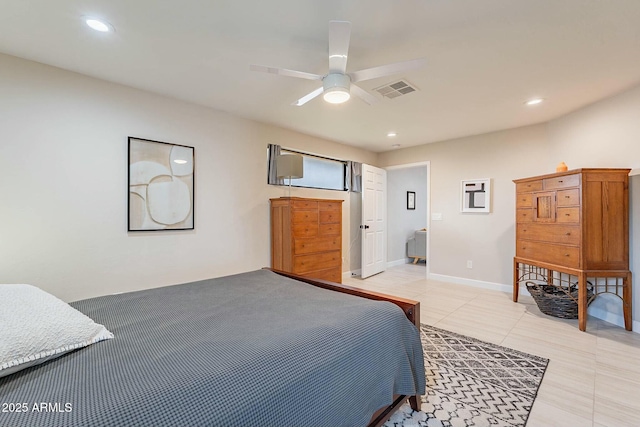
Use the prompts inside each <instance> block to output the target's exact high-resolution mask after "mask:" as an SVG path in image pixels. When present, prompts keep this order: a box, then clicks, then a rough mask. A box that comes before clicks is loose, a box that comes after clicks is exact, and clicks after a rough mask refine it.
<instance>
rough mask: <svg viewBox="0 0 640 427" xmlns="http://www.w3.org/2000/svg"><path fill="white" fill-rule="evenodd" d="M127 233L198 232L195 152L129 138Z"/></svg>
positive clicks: (162, 143)
mask: <svg viewBox="0 0 640 427" xmlns="http://www.w3.org/2000/svg"><path fill="white" fill-rule="evenodd" d="M127 151H128V156H127V174H128V176H127V231H168V230H193V229H194V228H195V214H194V205H195V200H194V199H195V148H194V147H188V146H186V145H179V144H171V143H168V142H160V141H152V140H150V139H143V138H136V137H133V136H130V137H129V138H128V150H127Z"/></svg>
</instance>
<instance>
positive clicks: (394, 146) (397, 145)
mask: <svg viewBox="0 0 640 427" xmlns="http://www.w3.org/2000/svg"><path fill="white" fill-rule="evenodd" d="M391 148H400V144H393V145H392V146H391Z"/></svg>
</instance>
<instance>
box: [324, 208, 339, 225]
mask: <svg viewBox="0 0 640 427" xmlns="http://www.w3.org/2000/svg"><path fill="white" fill-rule="evenodd" d="M340 221H342V213H341V212H340V211H320V223H321V224H332V223H338V222H340Z"/></svg>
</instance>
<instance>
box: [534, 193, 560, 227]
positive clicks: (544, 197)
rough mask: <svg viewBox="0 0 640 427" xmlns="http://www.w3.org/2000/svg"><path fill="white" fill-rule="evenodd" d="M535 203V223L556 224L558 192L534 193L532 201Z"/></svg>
mask: <svg viewBox="0 0 640 427" xmlns="http://www.w3.org/2000/svg"><path fill="white" fill-rule="evenodd" d="M531 202H532V203H533V220H534V221H535V222H555V220H556V192H555V191H547V192H544V193H534V194H533V197H532V199H531Z"/></svg>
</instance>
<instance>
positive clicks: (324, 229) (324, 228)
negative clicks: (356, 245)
mask: <svg viewBox="0 0 640 427" xmlns="http://www.w3.org/2000/svg"><path fill="white" fill-rule="evenodd" d="M341 232H342V226H341V225H340V223H339V222H334V223H333V224H320V232H319V234H320V236H334V235H340V233H341Z"/></svg>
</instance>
